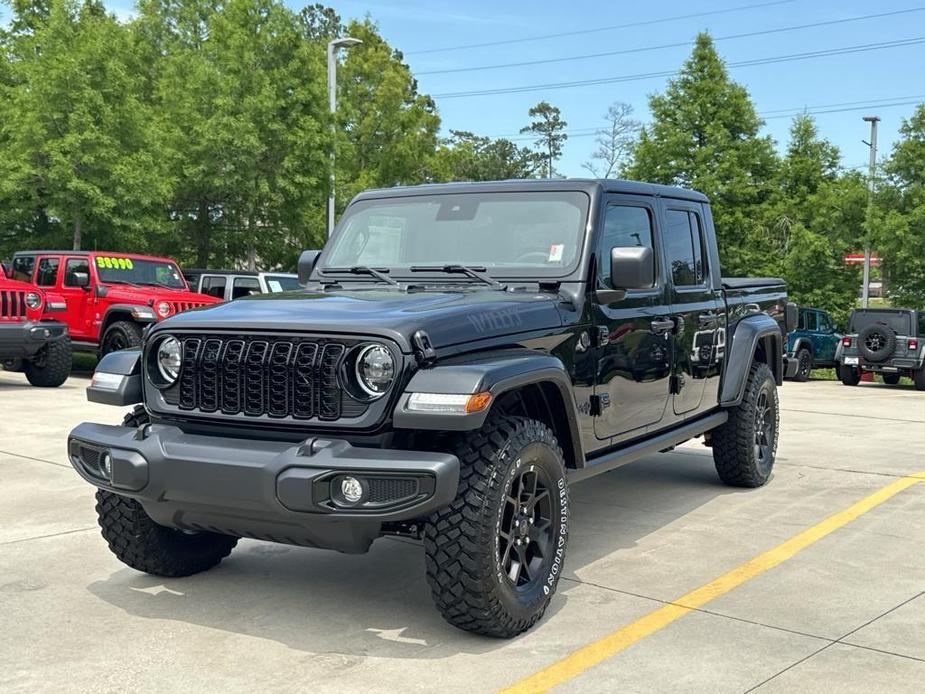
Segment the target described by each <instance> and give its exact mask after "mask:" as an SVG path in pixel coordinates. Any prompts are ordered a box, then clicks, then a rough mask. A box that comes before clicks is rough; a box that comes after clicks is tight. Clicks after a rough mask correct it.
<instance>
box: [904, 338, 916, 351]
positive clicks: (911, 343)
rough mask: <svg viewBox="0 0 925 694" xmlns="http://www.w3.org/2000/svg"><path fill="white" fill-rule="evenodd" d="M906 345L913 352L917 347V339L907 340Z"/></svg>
mask: <svg viewBox="0 0 925 694" xmlns="http://www.w3.org/2000/svg"><path fill="white" fill-rule="evenodd" d="M906 347H908V348H909V349H910V350H912V351H913V352H914V351H915V350H917V349H918V348H919V341H918V340H909V341H907V342H906Z"/></svg>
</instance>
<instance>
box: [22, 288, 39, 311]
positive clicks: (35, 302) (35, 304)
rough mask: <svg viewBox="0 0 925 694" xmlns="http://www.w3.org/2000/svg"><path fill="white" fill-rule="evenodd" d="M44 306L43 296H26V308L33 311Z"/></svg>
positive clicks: (31, 294) (32, 294)
mask: <svg viewBox="0 0 925 694" xmlns="http://www.w3.org/2000/svg"><path fill="white" fill-rule="evenodd" d="M41 305H42V295H41V294H37V293H36V292H29V293H28V294H26V306H28V307H29V308H31V309H32V310H33V311H34V310H35V309H37V308H40V307H41Z"/></svg>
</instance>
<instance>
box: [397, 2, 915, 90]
mask: <svg viewBox="0 0 925 694" xmlns="http://www.w3.org/2000/svg"><path fill="white" fill-rule="evenodd" d="M923 10H925V7H912V8H909V9H905V10H894V11H892V12H880V13H877V14H867V15H863V16H859V17H847V18H844V19H830V20H827V21H824V22H813V23H812V24H798V25H795V26H788V27H778V28H776V29H763V30H760V31H749V32H745V33H741V34H729V35H728V36H717V37H715V38H714V39H713V40H714V41H731V40H733V39H745V38H753V37H755V36H767V35H769V34H783V33H787V32H790V31H799V30H801V29H815V28H817V27H824V26H833V25H836V24H847V23H849V22H862V21H866V20H869V19H880V18H882V17H894V16H896V15H903V14H910V13H912V12H922V11H923ZM693 43H694V42H693V41H676V42H675V43H661V44H655V45H650V46H640V47H638V48H623V49H620V50H618V51H603V52H600V53H583V54H581V55H570V56H563V57H559V58H543V59H541V60H526V61H522V62H517V63H496V64H494V65H474V66H469V67H456V68H445V69H442V70H425V71H423V72H415V75H416V76H418V77H422V76H424V75H447V74H452V73H460V72H477V71H484V70H501V69H506V68H514V67H534V66H536V65H549V64H551V63H566V62H572V61H576V60H591V59H595V58H607V57H610V56H615V55H629V54H632V53H647V52H650V51H660V50H664V49H667V48H680V47H683V46H690V45H692V44H693Z"/></svg>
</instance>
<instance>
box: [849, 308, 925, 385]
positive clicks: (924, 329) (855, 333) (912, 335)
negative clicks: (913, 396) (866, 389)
mask: <svg viewBox="0 0 925 694" xmlns="http://www.w3.org/2000/svg"><path fill="white" fill-rule="evenodd" d="M923 339H925V313H923V312H921V311H913V310H911V309H906V308H864V309H860V308H859V309H855V310H854V311H852V312H851V318H850V319H849V321H848V334H847V335H845V336H844V337H843V338H842V341H841V346H840V347H839V351H838V352H839V357H838V358H839V362H840V369H839V370H840V376H841V381H842V383H844V384H845V385H846V386H856V385H857V384H858V383H859V382H860V380H861V374H862V373H865V372H872V373H879V374H880V375H881V376H882V378H883V382H884V383H887V384H890V385H896V384H897V383H899V379H900V378H902V377H903V376H908V377H909V378H911V379H912V380H913V382H914V383H915V388H916V390H925V362H923V350H925V344H923Z"/></svg>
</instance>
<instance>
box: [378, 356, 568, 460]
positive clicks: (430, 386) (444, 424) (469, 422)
mask: <svg viewBox="0 0 925 694" xmlns="http://www.w3.org/2000/svg"><path fill="white" fill-rule="evenodd" d="M539 384H544V385H545V384H549V385H551V386H553V387H555V388H556V391H557V392H558V394H559V395H560V396H561V399H562V405H563V410H564V412H565V422H564V424H565V425H566V427H567V430H568V433H569V438H570V439H571V450H570V453H571V457H572V459H573V460H574V461H575V465H576V467H583V466H584V450H583V448H582V445H581V431H580V428H579V424H578V408H577V407H576V406H575V398H574V396H573V389H572V379H571V378H570V377H569V374H568V372H567V371H566V370H565V366H564V365H563V364H562V362H561V361H560V360H559V359H557V358H556V357H554V356H552V355H549V354H539V353H533V354H531V353H525V352H523V351H518V352H516V353H514V354H509V353H505V352H504V351H500V352H498V353H496V354H493V355H485V354H481V355H478V357H476V358H474V359H472V360H470V361H455V362H454V363H452V364H442V365H441V364H437V365H435V366H433V367H431V368H428V369H422V370H420V371H418V372H417V373H415V374H414V376H412V377H411V380H410V381H409V382H408V384H407V385H406V386H405V389H404V391H403V392H402V394H401V396H400V397H399V399H398V403H397V404H396V405H395V409H394V411H393V414H392V424H393V426H394V427H395V428H396V429H424V430H429V431H473V430H475V429H480V428H481V427H482V425H483V424H484V423H485V420H486V419H487V418H488V413H489V412H490V410H491V408H490V407H489V408H486V409H485V410H482V411H481V412H472V413H468V414H455V413H433V412H414V411H411V410H409V409H408V399H409V398H410V397H411V394H412V393H451V394H465V395H471V394H474V393H484V392H489V393H491V395H492V404H494V403H495V402H496V401H497V400H498V399H499V398H500V397H501V396H502V395H504V394H505V393H508V392H510V391H512V390H516V389H517V388H521V387H523V386H527V385H539ZM562 443H563V445H565V442H562Z"/></svg>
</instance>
